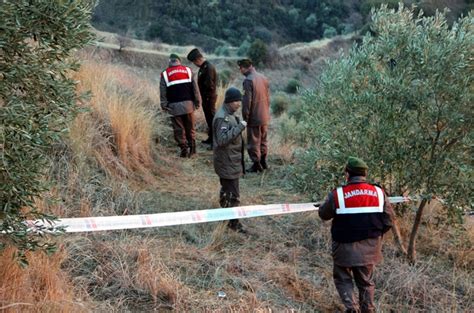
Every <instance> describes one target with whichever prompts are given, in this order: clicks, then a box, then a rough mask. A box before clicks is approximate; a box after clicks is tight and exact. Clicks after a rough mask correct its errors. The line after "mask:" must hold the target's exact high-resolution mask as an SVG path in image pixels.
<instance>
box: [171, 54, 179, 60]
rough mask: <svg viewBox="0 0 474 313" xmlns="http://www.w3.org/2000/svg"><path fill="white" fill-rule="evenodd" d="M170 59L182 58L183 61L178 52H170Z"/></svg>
mask: <svg viewBox="0 0 474 313" xmlns="http://www.w3.org/2000/svg"><path fill="white" fill-rule="evenodd" d="M170 60H180V61H181V58H180V57H179V55H177V54H176V53H171V54H170Z"/></svg>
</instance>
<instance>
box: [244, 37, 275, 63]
mask: <svg viewBox="0 0 474 313" xmlns="http://www.w3.org/2000/svg"><path fill="white" fill-rule="evenodd" d="M247 55H248V57H249V58H250V59H251V60H252V62H253V64H254V65H256V66H260V65H264V64H268V63H269V62H270V55H269V53H268V47H267V45H266V44H265V43H264V42H263V41H262V40H260V39H256V40H254V42H253V43H252V44H251V45H250V48H249V50H248V52H247Z"/></svg>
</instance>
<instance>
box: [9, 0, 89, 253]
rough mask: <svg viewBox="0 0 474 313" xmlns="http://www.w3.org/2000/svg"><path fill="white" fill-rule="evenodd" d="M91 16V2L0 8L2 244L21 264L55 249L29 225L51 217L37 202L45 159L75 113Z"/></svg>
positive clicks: (11, 4)
mask: <svg viewBox="0 0 474 313" xmlns="http://www.w3.org/2000/svg"><path fill="white" fill-rule="evenodd" d="M32 3H34V4H32ZM91 9H92V3H91V2H90V1H60V0H50V1H33V2H32V1H8V0H4V1H2V2H1V4H0V21H1V25H0V68H1V74H0V81H1V83H0V134H1V141H0V159H1V160H2V162H1V163H0V203H1V206H2V210H1V212H0V232H6V235H5V234H4V235H1V237H0V242H1V244H0V245H1V246H2V247H3V246H5V245H14V246H16V247H17V248H18V249H19V250H18V251H19V252H18V256H19V257H20V259H19V260H20V261H22V262H26V259H25V257H24V255H25V252H26V251H28V250H36V249H44V250H46V251H47V252H51V251H52V250H54V244H52V243H49V242H47V241H44V240H42V238H41V237H39V236H36V235H32V234H31V233H29V232H27V226H26V225H25V224H24V223H23V222H24V221H25V220H26V219H33V218H44V219H46V220H48V219H51V218H52V217H50V216H47V215H45V214H42V213H40V212H38V211H37V210H36V208H35V204H34V201H35V199H37V198H39V197H41V195H42V193H43V192H44V191H45V190H47V188H48V183H47V182H45V181H44V174H45V171H46V170H47V168H48V157H47V155H48V154H50V153H51V148H52V145H53V144H54V143H56V142H57V141H58V140H59V139H60V138H61V136H62V135H63V134H64V132H65V131H66V130H67V126H68V123H69V121H70V120H71V119H72V117H73V116H74V113H75V112H76V111H77V108H76V102H77V100H78V97H77V95H76V91H75V82H74V81H73V80H72V79H70V78H69V73H70V71H71V70H76V69H78V67H79V65H78V64H77V63H76V62H75V60H74V58H73V53H74V51H75V50H76V49H78V48H81V47H82V46H84V45H85V44H86V43H87V42H89V40H90V39H91V34H90V32H89V29H90V26H89V17H90V11H91Z"/></svg>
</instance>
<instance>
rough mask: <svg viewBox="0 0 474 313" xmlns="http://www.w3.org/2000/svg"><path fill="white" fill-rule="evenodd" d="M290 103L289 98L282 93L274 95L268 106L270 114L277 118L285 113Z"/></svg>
mask: <svg viewBox="0 0 474 313" xmlns="http://www.w3.org/2000/svg"><path fill="white" fill-rule="evenodd" d="M290 101H291V100H290V97H288V95H286V94H285V93H283V92H278V93H276V94H274V95H273V97H272V101H271V105H270V106H271V109H272V113H273V114H275V115H276V116H279V115H281V114H282V113H284V112H286V111H287V110H288V107H289V106H290Z"/></svg>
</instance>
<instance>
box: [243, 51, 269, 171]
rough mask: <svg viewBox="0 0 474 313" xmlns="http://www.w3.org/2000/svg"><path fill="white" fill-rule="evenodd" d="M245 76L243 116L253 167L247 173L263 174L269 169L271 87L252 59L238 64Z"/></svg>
mask: <svg viewBox="0 0 474 313" xmlns="http://www.w3.org/2000/svg"><path fill="white" fill-rule="evenodd" d="M237 64H238V65H239V69H240V72H241V73H242V75H244V76H245V79H244V82H243V89H244V96H243V99H242V115H243V118H244V120H245V121H246V122H247V123H248V125H247V151H248V154H249V157H250V159H251V160H252V162H253V164H252V166H251V167H250V168H249V169H248V170H247V172H262V171H263V170H265V169H267V168H268V166H267V154H268V140H267V132H268V125H269V124H270V86H269V83H268V79H267V78H266V77H265V76H264V75H262V74H260V73H258V72H257V71H256V70H255V68H254V67H253V65H252V61H251V60H250V59H242V60H239V61H238V62H237Z"/></svg>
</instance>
